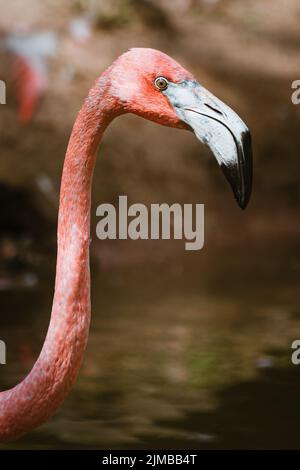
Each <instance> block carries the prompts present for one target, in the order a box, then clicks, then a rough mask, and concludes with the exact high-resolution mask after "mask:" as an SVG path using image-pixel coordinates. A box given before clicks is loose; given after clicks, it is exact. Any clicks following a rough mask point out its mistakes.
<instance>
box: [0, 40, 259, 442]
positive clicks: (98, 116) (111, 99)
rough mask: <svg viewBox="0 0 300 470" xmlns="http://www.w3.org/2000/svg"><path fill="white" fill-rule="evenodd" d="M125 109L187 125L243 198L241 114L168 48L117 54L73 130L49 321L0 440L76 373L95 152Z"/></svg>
mask: <svg viewBox="0 0 300 470" xmlns="http://www.w3.org/2000/svg"><path fill="white" fill-rule="evenodd" d="M124 113H134V114H137V115H138V116H141V117H144V118H146V119H149V120H151V121H155V122H157V123H159V124H163V125H165V126H170V127H175V128H179V129H193V130H194V131H195V134H196V135H197V137H198V138H199V139H200V140H201V141H203V142H204V143H206V144H207V145H208V146H209V147H210V148H211V149H212V151H213V153H214V154H215V156H216V158H217V160H218V162H219V164H220V165H221V167H222V168H223V170H224V172H225V175H226V177H227V179H228V180H229V182H230V184H231V186H232V189H233V191H234V194H235V196H236V199H237V201H238V204H239V205H240V207H241V208H244V207H245V206H246V205H247V203H248V200H249V197H250V193H251V173H252V172H251V167H252V163H251V161H252V156H251V142H250V134H249V131H248V129H247V127H246V125H245V124H244V123H243V121H241V119H240V118H239V117H238V116H237V115H236V114H235V113H234V112H233V111H232V110H231V109H230V108H229V107H227V106H226V105H225V104H224V103H222V102H221V101H220V100H218V99H217V98H216V97H214V96H213V95H212V94H211V93H209V92H208V91H207V90H206V89H205V88H203V87H202V86H201V85H199V84H198V82H197V81H196V80H195V78H194V77H193V75H191V73H189V72H187V71H186V70H185V69H184V68H183V67H181V66H180V65H179V64H178V63H176V62H175V61H174V60H173V59H171V58H170V57H168V56H167V55H165V54H163V53H161V52H159V51H156V50H153V49H143V48H140V49H139V48H137V49H131V50H129V51H128V52H126V53H125V54H123V55H121V56H120V57H119V58H118V59H117V60H116V61H115V62H114V63H113V64H112V65H111V66H110V67H109V68H108V69H107V70H106V71H105V72H104V73H103V74H102V75H101V76H100V78H99V79H98V80H97V81H96V83H95V84H94V86H93V87H92V88H91V90H90V92H89V94H88V97H87V98H86V100H85V102H84V104H83V107H82V108H81V110H80V112H79V115H78V117H77V119H76V122H75V125H74V128H73V131H72V135H71V138H70V142H69V146H68V149H67V153H66V157H65V163H64V169H63V175H62V182H61V193H60V207H59V216H58V254H57V269H56V281H55V293H54V300H53V307H52V314H51V321H50V325H49V329H48V333H47V336H46V339H45V342H44V345H43V348H42V351H41V353H40V356H39V357H38V359H37V361H36V363H35V365H34V366H33V368H32V370H31V372H30V373H29V374H28V376H27V377H26V378H25V379H24V380H23V381H22V382H21V383H19V384H18V385H16V386H15V387H14V388H12V389H10V390H7V391H4V392H1V393H0V440H1V441H2V442H5V441H9V440H13V439H16V438H18V437H19V436H21V435H23V434H25V433H27V432H29V431H30V430H32V429H33V428H35V427H36V426H38V425H40V424H41V423H43V422H45V421H46V420H47V419H48V418H49V417H50V416H51V415H52V414H53V413H54V411H55V410H56V409H57V408H58V406H59V405H60V404H61V403H62V402H63V400H64V398H65V397H66V396H67V394H68V393H69V391H70V389H71V387H72V385H73V383H74V381H75V378H76V376H77V373H78V370H79V367H80V364H81V361H82V357H83V353H84V350H85V347H86V343H87V338H88V332H89V325H90V270H89V245H90V205H91V186H92V176H93V170H94V165H95V159H96V151H97V148H98V145H99V143H100V140H101V137H102V135H103V132H104V131H105V129H106V127H107V126H108V124H109V123H110V122H111V121H112V120H113V119H114V118H115V117H116V116H119V115H121V114H124Z"/></svg>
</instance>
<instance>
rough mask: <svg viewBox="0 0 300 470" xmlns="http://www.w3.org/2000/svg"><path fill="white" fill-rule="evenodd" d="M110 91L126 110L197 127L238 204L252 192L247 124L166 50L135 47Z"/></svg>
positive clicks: (114, 74)
mask: <svg viewBox="0 0 300 470" xmlns="http://www.w3.org/2000/svg"><path fill="white" fill-rule="evenodd" d="M110 91H111V93H113V94H114V96H115V98H116V99H117V101H118V103H119V105H120V109H122V112H130V113H134V114H137V115H138V116H141V117H143V118H146V119H149V120H151V121H155V122H157V123H159V124H162V125H165V126H170V127H176V128H179V129H189V130H192V131H193V132H194V133H195V135H196V137H197V138H198V139H199V140H200V141H201V142H203V143H204V144H206V145H208V147H209V148H210V149H211V151H212V153H213V154H214V156H215V158H216V160H217V162H218V163H219V165H220V166H221V168H222V170H223V172H224V174H225V176H226V178H227V180H228V182H229V183H230V185H231V187H232V190H233V193H234V196H235V198H236V200H237V202H238V204H239V206H240V207H241V208H242V209H244V208H245V207H246V206H247V204H248V202H249V198H250V195H251V186H252V149H251V136H250V132H249V129H248V128H247V126H246V124H245V123H244V122H243V121H242V120H241V119H240V117H239V116H238V115H237V114H236V113H235V112H234V111H233V110H232V109H231V108H229V107H228V106H227V105H226V104H224V103H223V102H222V101H221V100H219V99H218V98H216V97H215V96H214V95H213V94H212V93H210V92H209V91H208V90H207V89H205V88H204V87H203V86H202V85H200V84H199V83H198V82H197V80H196V79H195V77H194V76H193V75H192V74H191V73H190V72H188V71H187V70H185V69H184V68H183V67H182V66H181V65H179V64H178V63H177V62H175V61H174V60H173V59H171V58H170V57H169V56H167V55H166V54H163V53H162V52H160V51H157V50H154V49H144V48H135V49H130V50H129V51H128V52H126V53H125V54H123V55H122V56H120V57H119V58H118V59H117V60H116V62H114V64H113V65H112V67H111V69H110Z"/></svg>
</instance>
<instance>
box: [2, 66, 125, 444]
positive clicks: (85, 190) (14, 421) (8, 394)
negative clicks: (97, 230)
mask: <svg viewBox="0 0 300 470" xmlns="http://www.w3.org/2000/svg"><path fill="white" fill-rule="evenodd" d="M108 90H109V87H108V81H107V77H106V74H104V75H103V76H102V77H101V78H100V79H99V80H98V81H97V82H96V84H95V86H94V87H93V88H92V89H91V90H90V93H89V95H88V97H87V99H86V101H85V103H84V105H83V107H82V109H81V111H80V112H79V115H78V117H77V119H76V122H75V125H74V128H73V131H72V135H71V138H70V142H69V146H68V149H67V153H66V157H65V163H64V169H63V175H62V183H61V193H60V208H59V217H58V254H57V266H56V280H55V293H54V300H53V306H52V314H51V320H50V325H49V329H48V333H47V336H46V339H45V342H44V345H43V348H42V351H41V353H40V356H39V358H38V359H37V361H36V363H35V365H34V367H33V368H32V370H31V372H30V373H29V374H28V376H27V377H26V378H25V379H24V380H23V381H22V382H21V383H19V384H18V385H17V386H16V387H14V388H12V389H10V390H7V391H4V392H2V393H0V442H5V441H9V440H13V439H16V438H17V437H19V436H20V435H22V434H25V433H27V432H28V431H30V430H31V429H33V428H34V427H36V426H38V425H39V424H41V423H43V422H44V421H46V420H47V419H48V418H49V417H50V416H51V415H52V414H53V413H54V411H55V410H56V409H57V407H58V406H59V405H60V403H61V402H62V401H63V400H64V398H65V397H66V395H67V394H68V392H69V390H70V388H71V387H72V384H73V383H74V380H75V378H76V376H77V372H78V370H79V367H80V364H81V361H82V357H83V353H84V350H85V347H86V343H87V337H88V331H89V324H90V272H89V240H90V205H91V186H92V177H93V170H94V165H95V156H96V152H97V148H98V145H99V143H100V140H101V136H102V134H103V132H104V130H105V128H106V127H107V125H108V124H109V123H110V121H111V120H112V119H113V118H114V117H115V115H117V114H119V111H118V106H117V103H116V102H114V99H113V98H112V97H111V96H109V91H108Z"/></svg>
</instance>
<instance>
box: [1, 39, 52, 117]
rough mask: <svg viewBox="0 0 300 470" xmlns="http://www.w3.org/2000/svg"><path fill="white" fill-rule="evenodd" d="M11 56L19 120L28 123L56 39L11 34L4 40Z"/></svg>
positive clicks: (44, 85) (43, 87) (45, 78)
mask: <svg viewBox="0 0 300 470" xmlns="http://www.w3.org/2000/svg"><path fill="white" fill-rule="evenodd" d="M5 45H6V48H7V49H8V51H9V52H10V53H12V54H13V62H12V76H13V79H14V80H15V83H16V89H17V99H18V104H19V111H18V114H19V119H20V121H21V122H22V123H23V124H26V123H28V122H29V121H30V120H31V119H32V116H33V114H34V112H35V110H36V107H37V104H38V102H39V100H40V98H41V96H42V95H43V93H44V92H45V90H46V89H47V86H48V68H47V59H48V58H49V57H51V56H54V55H55V52H56V49H57V38H56V35H55V34H54V33H52V32H40V33H31V34H28V33H27V34H25V33H22V34H11V35H9V36H7V37H6V39H5Z"/></svg>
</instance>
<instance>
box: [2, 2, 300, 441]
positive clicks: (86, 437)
mask: <svg viewBox="0 0 300 470" xmlns="http://www.w3.org/2000/svg"><path fill="white" fill-rule="evenodd" d="M0 7H1V12H2V14H1V17H0V78H1V79H2V80H4V81H5V82H6V85H7V104H6V105H1V106H0V151H1V158H0V202H1V204H0V207H1V217H0V305H1V315H0V339H2V340H4V341H5V342H6V345H7V364H6V365H5V366H0V387H1V389H3V390H4V389H6V388H8V387H12V386H14V385H15V384H16V383H18V382H19V381H20V380H22V379H23V378H24V377H25V375H26V374H27V373H28V372H29V370H30V368H31V367H32V364H33V363H34V361H35V360H36V358H37V356H38V354H39V351H40V348H41V345H42V343H43V341H44V337H45V334H46V331H47V327H48V323H49V317H50V311H51V302H52V296H53V285H54V276H55V256H56V217H57V208H58V194H59V186H60V176H61V171H62V165H63V159H64V154H65V150H66V146H67V142H68V138H69V135H70V132H71V129H72V125H73V122H74V120H75V117H76V114H77V112H78V110H79V108H80V106H81V104H82V102H83V99H84V97H85V96H86V94H87V92H88V90H89V87H90V86H91V84H92V83H93V81H94V80H95V79H96V78H97V77H98V76H99V75H100V74H101V72H102V71H103V70H104V69H105V68H106V67H107V66H109V65H110V64H111V62H112V61H113V60H114V59H115V58H116V57H117V56H119V55H120V54H121V53H122V52H124V51H125V50H127V49H128V48H130V47H153V48H157V49H160V50H162V51H164V52H166V53H168V54H169V55H171V56H172V57H173V58H175V59H176V60H178V61H179V62H180V63H181V64H182V65H184V66H185V67H186V68H187V69H188V70H190V71H191V72H192V73H193V74H194V75H195V76H196V77H197V78H198V80H199V82H200V83H201V84H203V85H204V86H205V87H206V88H208V89H209V90H210V91H211V92H213V93H214V94H215V95H217V96H218V97H219V98H221V99H222V100H223V101H225V102H226V103H227V104H228V105H230V106H231V107H232V108H233V109H235V110H236V111H237V112H238V114H239V115H240V116H241V117H242V119H243V120H245V121H246V122H247V124H248V126H249V127H250V129H251V131H252V138H253V145H254V187H253V197H252V200H251V201H250V205H249V207H248V208H247V210H246V211H245V212H242V211H240V210H239V208H238V207H237V204H236V203H235V201H234V199H233V196H232V194H231V190H230V188H229V186H228V184H227V183H226V181H225V178H224V177H223V175H222V174H221V172H220V170H219V168H218V165H217V164H216V162H215V160H214V158H213V157H212V155H211V154H210V152H209V151H208V150H207V149H206V148H205V147H204V146H203V145H201V144H200V143H199V142H198V141H197V140H196V139H195V137H194V136H193V135H192V134H191V133H188V132H180V131H178V130H174V129H168V128H163V127H160V126H158V125H156V124H154V123H150V122H147V121H144V120H142V119H140V118H137V117H135V116H129V115H128V116H123V117H122V118H120V119H117V120H115V122H113V123H112V125H111V126H110V128H109V129H108V131H107V132H106V134H105V138H104V140H103V142H102V145H101V149H100V154H101V155H99V158H98V163H97V167H96V172H95V177H94V189H93V208H92V232H91V233H92V238H93V243H92V245H91V264H92V283H93V285H92V325H91V332H90V338H89V343H88V348H87V351H86V354H85V358H84V362H83V366H82V369H81V372H80V375H79V378H78V381H77V383H76V386H75V388H74V389H73V391H72V393H71V394H70V396H69V397H68V398H67V400H66V401H65V403H64V404H63V406H62V407H61V408H60V410H59V411H58V412H57V413H56V415H55V416H54V417H53V419H51V420H50V421H49V422H48V423H46V424H45V425H43V426H42V427H40V428H39V429H37V430H36V431H34V432H33V433H31V434H30V435H29V436H27V437H24V438H22V439H21V440H19V441H17V442H16V443H11V444H8V445H5V446H4V445H3V446H0V448H3V449H4V448H11V449H24V448H25V449H37V448H40V449H44V448H61V449H75V448H76V449H77V448H82V449H89V448H110V449H116V448H122V449H125V448H126V449H130V448H132V449H137V448H161V449H164V448H168V449H173V448H174V449H176V448H181V449H184V448H189V449H192V448H195V449H216V448H221V449H225V448H260V449H263V448H300V436H299V424H300V407H299V390H300V367H297V366H294V365H292V364H291V342H292V341H293V340H294V339H297V338H298V337H299V335H300V330H299V328H300V308H299V275H300V250H299V235H300V224H299V203H300V190H299V169H300V163H299V146H300V142H299V130H300V106H295V105H293V104H292V102H291V94H292V90H291V83H292V81H293V80H296V79H299V78H300V54H299V48H300V28H299V22H300V5H299V2H298V1H297V0H286V1H285V2H284V5H283V2H281V1H280V0H247V1H242V0H172V1H171V0H160V1H159V0H110V1H105V0H65V1H63V2H62V1H58V0H44V1H43V2H40V1H38V0H27V1H26V3H25V2H22V1H21V0H11V1H10V2H4V0H0ZM123 194H125V195H128V202H129V204H131V203H134V202H142V203H145V204H147V205H149V204H151V203H155V202H168V203H170V204H171V203H173V202H179V203H193V204H196V203H204V204H205V224H206V225H205V239H206V241H205V247H204V249H203V250H202V251H200V252H186V251H185V250H184V243H183V242H179V241H176V242H175V241H172V240H170V241H168V240H164V241H155V242H154V241H105V242H100V241H99V240H98V239H97V238H96V234H95V225H96V222H97V219H96V215H95V211H96V207H97V206H98V205H99V204H100V203H102V202H112V203H116V201H117V197H118V196H119V195H123Z"/></svg>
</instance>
